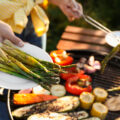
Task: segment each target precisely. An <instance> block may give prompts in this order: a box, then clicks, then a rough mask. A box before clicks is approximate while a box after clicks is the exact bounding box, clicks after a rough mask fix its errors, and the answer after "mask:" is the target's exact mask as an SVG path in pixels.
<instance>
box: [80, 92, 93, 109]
mask: <svg viewBox="0 0 120 120" xmlns="http://www.w3.org/2000/svg"><path fill="white" fill-rule="evenodd" d="M93 102H94V96H93V94H91V93H89V92H83V93H82V94H81V95H80V105H81V107H82V108H84V109H90V108H91V106H92V104H93Z"/></svg>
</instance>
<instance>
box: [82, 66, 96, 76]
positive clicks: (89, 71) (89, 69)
mask: <svg viewBox="0 0 120 120" xmlns="http://www.w3.org/2000/svg"><path fill="white" fill-rule="evenodd" d="M84 70H85V72H86V73H89V74H91V73H94V72H96V69H95V68H94V67H92V66H90V65H87V64H84Z"/></svg>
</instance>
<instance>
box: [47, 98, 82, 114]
mask: <svg viewBox="0 0 120 120" xmlns="http://www.w3.org/2000/svg"><path fill="white" fill-rule="evenodd" d="M79 105H80V102H79V98H78V97H74V96H65V97H61V98H58V99H56V100H55V101H53V102H52V103H51V104H50V105H49V110H51V111H55V112H66V111H70V110H74V109H76V108H77V107H78V106H79Z"/></svg>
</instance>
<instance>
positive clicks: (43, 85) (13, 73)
mask: <svg viewBox="0 0 120 120" xmlns="http://www.w3.org/2000/svg"><path fill="white" fill-rule="evenodd" d="M0 71H1V72H4V73H7V74H10V75H14V76H17V77H20V78H24V79H28V77H26V76H24V75H22V74H19V73H17V72H12V71H9V70H7V69H4V68H0ZM31 80H33V81H35V82H36V83H38V84H40V85H41V86H42V87H44V88H45V89H47V90H49V89H50V88H49V86H48V85H45V84H44V83H43V82H39V80H37V79H34V78H31Z"/></svg>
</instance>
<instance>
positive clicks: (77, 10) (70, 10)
mask: <svg viewBox="0 0 120 120" xmlns="http://www.w3.org/2000/svg"><path fill="white" fill-rule="evenodd" d="M8 1H9V0H8ZM13 1H18V2H19V1H20V2H22V0H13ZM23 1H24V0H23ZM28 1H29V0H28ZM30 1H32V2H33V0H30ZM34 1H42V0H34ZM48 2H49V3H52V4H54V5H56V6H58V7H59V8H60V9H61V11H62V12H63V13H64V14H65V15H66V16H67V18H68V20H69V21H73V20H74V19H79V18H80V17H81V15H82V14H83V10H82V6H81V4H80V3H78V2H76V1H75V0H48ZM33 3H34V2H33ZM29 4H30V5H31V3H29ZM31 6H32V5H31ZM26 8H27V6H26ZM29 9H30V8H29ZM29 9H28V11H29ZM31 9H32V7H31ZM34 10H35V8H34ZM31 11H33V10H31ZM1 12H3V11H1ZM19 12H20V10H19ZM19 12H18V13H19ZM32 13H34V11H33V12H32ZM3 16H4V15H3ZM16 16H17V17H16V19H18V18H19V16H18V15H16ZM22 16H23V15H22ZM22 16H21V15H20V17H22ZM27 16H29V14H28V15H27ZM31 17H32V15H31ZM31 17H30V19H29V21H28V22H26V23H27V24H26V26H25V29H24V30H23V32H22V33H21V34H16V35H17V36H18V37H17V36H16V35H15V34H14V33H13V32H12V30H13V31H14V32H16V31H15V30H14V27H13V26H12V25H11V24H10V25H11V27H12V28H11V27H10V26H9V25H8V24H9V23H10V22H8V21H7V20H3V21H4V22H6V23H8V24H6V23H4V22H2V21H0V41H2V40H4V39H9V40H10V41H12V42H13V43H14V44H16V45H18V46H20V47H22V46H23V45H24V43H23V42H22V40H23V39H24V40H25V41H28V42H30V43H32V44H35V45H37V46H39V47H40V46H41V43H40V42H39V43H38V41H40V39H41V38H40V37H38V36H39V33H38V36H37V35H36V34H35V32H34V29H36V28H35V27H38V26H39V25H38V24H37V22H36V21H33V25H34V29H33V28H32V27H31V25H32V22H31V21H32V20H31ZM3 18H4V17H3ZM14 19H15V18H14ZM20 19H21V18H20ZM33 19H34V15H33ZM26 21H27V20H26ZM17 22H19V21H17ZM20 24H21V23H20ZM17 30H18V29H17ZM26 31H27V32H28V33H27V36H28V37H26V36H25V34H26ZM36 32H37V31H36ZM18 33H19V32H18ZM24 36H25V37H24ZM20 38H21V39H22V40H21V39H20ZM36 41H37V42H36Z"/></svg>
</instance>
